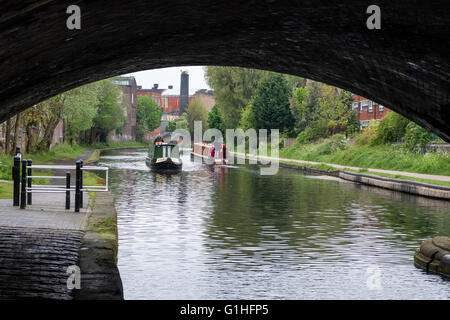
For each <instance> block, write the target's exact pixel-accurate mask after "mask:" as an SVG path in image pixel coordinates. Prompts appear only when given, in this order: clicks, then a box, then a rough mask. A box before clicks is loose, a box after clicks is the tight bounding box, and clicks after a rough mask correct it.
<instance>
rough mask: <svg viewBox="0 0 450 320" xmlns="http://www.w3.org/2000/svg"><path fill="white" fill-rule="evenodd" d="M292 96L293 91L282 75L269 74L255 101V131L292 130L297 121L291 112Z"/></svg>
mask: <svg viewBox="0 0 450 320" xmlns="http://www.w3.org/2000/svg"><path fill="white" fill-rule="evenodd" d="M290 95H291V89H290V88H289V87H288V85H287V82H286V79H285V77H284V76H283V75H282V74H278V73H270V74H268V75H267V77H266V78H264V80H263V81H262V82H261V83H260V85H259V86H258V90H257V92H256V95H255V97H254V99H253V107H252V109H253V116H254V124H255V129H279V130H280V132H288V131H290V130H292V128H293V127H294V121H295V120H294V117H293V116H292V115H291V112H290V103H289V97H290Z"/></svg>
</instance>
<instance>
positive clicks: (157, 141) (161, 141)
mask: <svg viewBox="0 0 450 320" xmlns="http://www.w3.org/2000/svg"><path fill="white" fill-rule="evenodd" d="M163 142H164V140H163V138H161V136H157V137H156V139H155V144H161V143H163Z"/></svg>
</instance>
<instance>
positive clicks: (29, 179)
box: [27, 159, 33, 204]
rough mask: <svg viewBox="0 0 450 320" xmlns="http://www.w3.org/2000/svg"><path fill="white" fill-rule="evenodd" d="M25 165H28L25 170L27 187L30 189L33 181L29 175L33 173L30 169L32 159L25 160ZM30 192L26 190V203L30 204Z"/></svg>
mask: <svg viewBox="0 0 450 320" xmlns="http://www.w3.org/2000/svg"><path fill="white" fill-rule="evenodd" d="M27 165H28V172H27V175H28V188H29V189H31V186H32V182H33V181H32V178H30V177H31V176H32V175H33V174H32V171H31V170H32V169H31V166H32V165H33V160H31V159H28V160H27ZM31 193H32V191H31V190H30V191H28V193H27V204H32V198H31Z"/></svg>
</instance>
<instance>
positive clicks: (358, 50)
mask: <svg viewBox="0 0 450 320" xmlns="http://www.w3.org/2000/svg"><path fill="white" fill-rule="evenodd" d="M447 2H448V0H430V1H414V0H396V1H392V0H390V1H385V0H377V1H376V4H377V5H378V6H380V8H381V30H369V29H368V28H367V27H366V20H367V18H368V16H369V15H368V14H367V13H366V10H367V7H368V6H369V5H371V4H373V1H362V0H348V1H333V0H298V1H290V2H289V3H288V4H287V3H285V2H281V1H276V0H266V1H262V0H261V1H209V0H208V1H206V0H196V1H184V0H183V1H181V0H164V1H161V0H154V1H151V2H149V1H138V0H128V1H122V0H120V1H119V0H96V1H87V0H77V1H53V0H24V1H17V0H4V1H2V8H1V12H0V70H1V72H0V82H1V86H0V101H1V102H0V103H1V108H0V121H1V120H5V119H6V118H7V117H9V116H11V115H13V114H15V113H17V112H19V111H21V110H24V109H26V108H27V107H29V106H31V105H32V104H34V103H37V102H39V101H41V100H43V99H45V98H48V97H50V96H52V95H55V94H57V93H60V92H63V91H65V90H68V89H71V88H74V87H76V86H79V85H82V84H84V83H88V82H91V81H95V80H100V79H103V78H106V77H110V76H114V75H118V74H124V73H128V72H133V71H139V70H145V69H152V68H162V67H168V66H181V65H233V66H244V67H253V68H261V69H268V70H272V71H279V72H283V73H291V74H296V75H299V76H303V77H307V78H311V79H314V80H318V81H322V82H325V83H328V84H332V85H336V86H338V87H341V88H344V89H346V90H350V91H352V92H354V93H357V94H359V95H362V96H365V97H368V98H370V99H373V100H375V101H377V102H379V103H381V104H383V105H385V106H387V107H389V108H392V109H393V110H395V111H397V112H399V113H401V114H403V115H404V116H406V117H407V118H409V119H412V120H414V121H416V122H418V123H419V124H421V125H422V126H424V127H426V128H428V129H430V130H432V131H433V132H435V133H436V134H438V135H439V136H441V137H442V138H444V139H445V140H447V141H450V126H449V123H450V98H449V92H450V90H449V89H450V80H449V75H450V66H449V62H450V45H449V40H448V39H449V35H450V32H449V31H450V11H449V9H448V6H447ZM71 4H77V5H78V6H80V8H81V30H73V31H70V30H68V29H67V27H66V19H67V18H68V16H69V15H68V14H67V13H66V9H67V7H68V6H69V5H71Z"/></svg>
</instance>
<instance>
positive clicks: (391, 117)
mask: <svg viewBox="0 0 450 320" xmlns="http://www.w3.org/2000/svg"><path fill="white" fill-rule="evenodd" d="M408 123H409V120H408V119H406V118H405V117H403V116H401V115H400V114H398V113H396V112H393V111H392V112H389V113H388V114H387V115H386V116H385V117H384V118H383V119H381V121H380V124H379V126H378V128H377V132H376V136H375V138H374V139H373V140H372V145H378V144H388V143H392V142H396V141H400V140H401V138H402V137H403V136H404V134H405V130H406V126H407V125H408Z"/></svg>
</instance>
